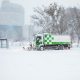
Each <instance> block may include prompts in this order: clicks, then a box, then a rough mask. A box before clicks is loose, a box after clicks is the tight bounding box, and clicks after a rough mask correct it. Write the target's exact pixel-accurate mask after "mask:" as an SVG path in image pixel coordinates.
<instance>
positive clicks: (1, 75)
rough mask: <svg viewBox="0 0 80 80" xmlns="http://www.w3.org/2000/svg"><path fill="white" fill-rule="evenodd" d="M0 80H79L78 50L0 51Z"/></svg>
mask: <svg viewBox="0 0 80 80" xmlns="http://www.w3.org/2000/svg"><path fill="white" fill-rule="evenodd" d="M0 80H80V48H76V47H73V48H72V49H71V50H50V51H24V50H23V49H22V48H16V49H15V48H14V49H13V48H11V49H0Z"/></svg>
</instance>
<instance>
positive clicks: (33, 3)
mask: <svg viewBox="0 0 80 80" xmlns="http://www.w3.org/2000/svg"><path fill="white" fill-rule="evenodd" d="M1 1H2V0H0V2H1ZM10 1H11V2H14V3H18V4H21V5H22V6H23V7H24V8H25V24H30V20H31V19H30V16H31V15H32V14H33V8H35V7H38V6H42V5H45V6H47V5H49V4H50V3H53V2H57V3H58V4H60V5H62V6H65V7H69V6H80V0H10Z"/></svg>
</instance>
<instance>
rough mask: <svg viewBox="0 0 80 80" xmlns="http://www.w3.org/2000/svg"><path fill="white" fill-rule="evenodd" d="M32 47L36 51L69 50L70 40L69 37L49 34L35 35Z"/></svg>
mask: <svg viewBox="0 0 80 80" xmlns="http://www.w3.org/2000/svg"><path fill="white" fill-rule="evenodd" d="M34 45H35V49H36V50H45V49H57V50H63V49H70V48H71V38H70V36H69V35H53V34H50V33H43V34H36V35H35V36H34Z"/></svg>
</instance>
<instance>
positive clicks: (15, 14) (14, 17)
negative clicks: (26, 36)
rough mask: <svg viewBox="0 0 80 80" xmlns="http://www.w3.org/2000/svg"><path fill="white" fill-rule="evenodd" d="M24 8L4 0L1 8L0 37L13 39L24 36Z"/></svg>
mask: <svg viewBox="0 0 80 80" xmlns="http://www.w3.org/2000/svg"><path fill="white" fill-rule="evenodd" d="M23 25H24V8H23V7H22V6H21V5H18V4H14V3H11V2H10V1H9V0H3V1H2V5H1V8H0V34H2V35H0V37H6V38H9V39H13V40H18V39H20V38H22V30H23V29H22V28H23Z"/></svg>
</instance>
